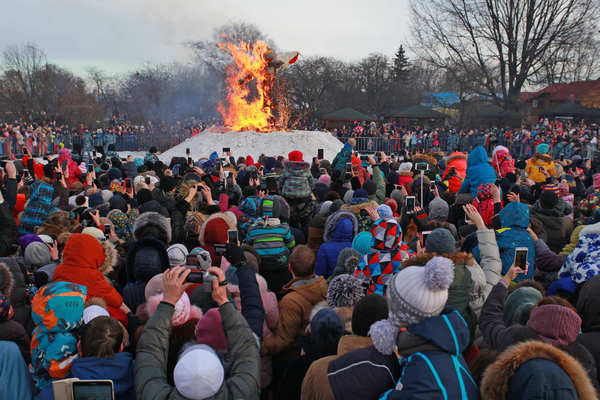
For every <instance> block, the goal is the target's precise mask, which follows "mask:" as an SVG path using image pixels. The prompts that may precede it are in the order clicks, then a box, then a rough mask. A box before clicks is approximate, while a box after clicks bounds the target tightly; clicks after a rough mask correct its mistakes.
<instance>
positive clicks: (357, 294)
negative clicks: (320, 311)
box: [327, 274, 365, 307]
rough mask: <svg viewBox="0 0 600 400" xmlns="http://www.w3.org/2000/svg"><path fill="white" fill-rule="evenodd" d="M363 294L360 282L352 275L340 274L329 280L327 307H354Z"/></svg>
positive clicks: (363, 290)
mask: <svg viewBox="0 0 600 400" xmlns="http://www.w3.org/2000/svg"><path fill="white" fill-rule="evenodd" d="M364 294H365V289H364V288H363V286H362V283H361V281H360V280H358V279H356V278H355V277H353V276H352V275H349V274H342V275H338V276H336V277H335V278H333V279H332V280H331V282H330V283H329V288H328V289H327V305H328V306H329V307H354V305H355V304H356V303H358V301H359V300H360V299H361V297H363V296H364Z"/></svg>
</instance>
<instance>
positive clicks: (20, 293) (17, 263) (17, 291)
mask: <svg viewBox="0 0 600 400" xmlns="http://www.w3.org/2000/svg"><path fill="white" fill-rule="evenodd" d="M0 263H4V264H6V266H7V267H8V270H9V271H10V274H11V276H12V285H11V286H12V289H11V291H10V292H11V294H10V303H11V304H12V307H13V311H14V313H15V315H14V317H13V320H14V321H16V322H18V323H19V324H21V325H22V326H23V327H24V328H25V331H26V332H27V333H28V334H30V333H31V331H33V328H34V326H33V321H32V319H31V303H30V301H29V300H30V299H29V296H28V293H27V289H26V283H29V282H28V281H27V279H28V278H29V277H31V275H29V276H28V270H27V267H26V266H25V262H24V260H23V258H22V257H2V258H0Z"/></svg>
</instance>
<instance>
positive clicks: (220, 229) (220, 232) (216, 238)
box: [203, 218, 229, 243]
mask: <svg viewBox="0 0 600 400" xmlns="http://www.w3.org/2000/svg"><path fill="white" fill-rule="evenodd" d="M228 230H229V225H227V222H225V220H224V219H223V218H213V219H211V220H209V221H207V222H206V227H205V229H204V238H203V239H204V240H203V241H204V243H227V239H228V237H227V231H228Z"/></svg>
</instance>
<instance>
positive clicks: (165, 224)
mask: <svg viewBox="0 0 600 400" xmlns="http://www.w3.org/2000/svg"><path fill="white" fill-rule="evenodd" d="M152 228H155V229H152ZM150 230H152V231H155V230H156V231H157V232H159V233H160V235H159V236H158V237H156V239H158V240H162V241H163V242H164V243H165V244H168V243H170V242H171V224H170V223H169V220H168V219H167V218H165V217H164V216H162V215H161V214H159V213H155V212H145V213H140V215H138V217H137V218H136V219H135V222H134V223H133V238H134V239H136V240H138V239H142V238H143V237H144V236H145V234H144V233H146V232H149V231H150Z"/></svg>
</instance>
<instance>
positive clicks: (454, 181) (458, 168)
mask: <svg viewBox="0 0 600 400" xmlns="http://www.w3.org/2000/svg"><path fill="white" fill-rule="evenodd" d="M452 167H454V175H453V176H451V177H450V176H449V173H450V169H451V168H452ZM465 176H467V155H466V154H465V153H461V152H458V151H455V152H454V153H452V154H450V157H448V162H447V164H446V170H445V171H444V174H443V175H442V181H445V180H448V190H450V192H452V193H458V190H459V189H460V186H461V185H462V181H463V180H464V179H465Z"/></svg>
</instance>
